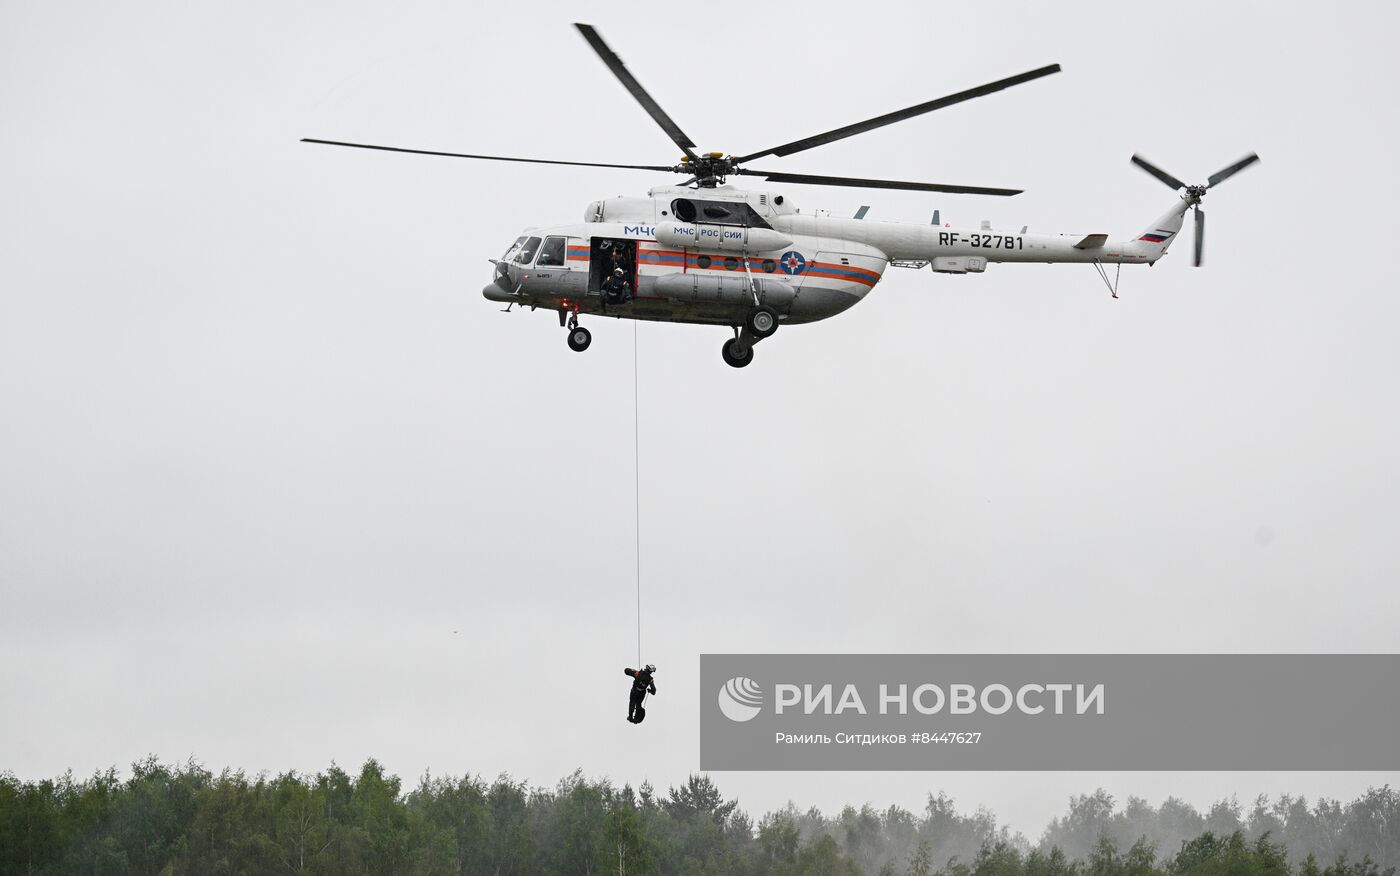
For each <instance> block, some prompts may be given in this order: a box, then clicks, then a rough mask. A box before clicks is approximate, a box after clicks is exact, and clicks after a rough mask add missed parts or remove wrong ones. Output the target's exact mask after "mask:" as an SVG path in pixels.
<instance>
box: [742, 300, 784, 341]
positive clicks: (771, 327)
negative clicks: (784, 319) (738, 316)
mask: <svg viewBox="0 0 1400 876" xmlns="http://www.w3.org/2000/svg"><path fill="white" fill-rule="evenodd" d="M748 329H749V331H751V332H753V336H754V337H756V338H759V339H763V338H766V337H768V336H769V335H771V334H773V332H775V331H777V330H778V314H777V312H776V311H774V310H773V308H771V307H768V306H766V305H759V306H758V307H755V308H754V309H753V310H750V311H749V318H748Z"/></svg>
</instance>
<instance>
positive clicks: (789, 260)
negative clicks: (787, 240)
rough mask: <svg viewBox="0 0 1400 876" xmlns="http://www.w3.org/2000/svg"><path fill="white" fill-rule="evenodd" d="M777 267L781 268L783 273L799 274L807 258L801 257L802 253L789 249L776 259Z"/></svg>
mask: <svg viewBox="0 0 1400 876" xmlns="http://www.w3.org/2000/svg"><path fill="white" fill-rule="evenodd" d="M778 267H780V268H782V269H783V273H784V274H800V273H802V271H803V270H804V269H805V268H806V267H807V260H806V259H804V258H803V257H802V253H800V252H798V251H797V250H795V249H790V250H788V251H787V252H785V253H783V257H782V258H781V259H779V260H778Z"/></svg>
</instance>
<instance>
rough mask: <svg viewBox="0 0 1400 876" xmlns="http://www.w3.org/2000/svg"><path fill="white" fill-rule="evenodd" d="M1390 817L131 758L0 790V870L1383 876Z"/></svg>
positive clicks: (1399, 813) (1354, 807)
mask: <svg viewBox="0 0 1400 876" xmlns="http://www.w3.org/2000/svg"><path fill="white" fill-rule="evenodd" d="M1398 831H1400V801H1397V795H1396V794H1395V793H1394V792H1392V791H1391V790H1390V788H1389V786H1387V787H1385V788H1381V789H1372V790H1371V791H1369V792H1368V793H1367V794H1366V795H1364V796H1363V797H1361V798H1358V799H1357V800H1355V801H1353V802H1351V803H1349V804H1346V805H1342V804H1339V803H1337V802H1336V801H1329V800H1321V801H1318V802H1317V803H1315V804H1313V805H1311V806H1309V805H1308V804H1307V802H1306V801H1304V800H1302V799H1300V798H1293V797H1288V796H1285V797H1282V798H1280V799H1279V800H1277V801H1272V802H1271V801H1269V800H1267V799H1264V798H1260V799H1259V800H1257V801H1255V804H1254V807H1253V808H1252V809H1250V810H1249V811H1245V810H1244V809H1243V808H1242V807H1240V806H1239V805H1238V804H1236V803H1234V802H1233V801H1226V802H1224V803H1221V804H1217V805H1216V806H1215V807H1213V808H1212V809H1211V810H1210V811H1209V812H1207V813H1206V814H1204V815H1202V814H1201V813H1199V812H1197V811H1196V810H1194V809H1193V808H1191V807H1190V806H1188V805H1186V804H1184V803H1181V802H1180V801H1176V800H1172V799H1169V800H1167V801H1166V802H1165V803H1163V804H1162V805H1161V806H1160V807H1151V806H1149V805H1147V804H1146V803H1145V802H1143V801H1141V800H1137V799H1135V798H1130V799H1129V800H1128V802H1127V804H1126V805H1125V806H1124V807H1123V808H1121V809H1120V808H1118V807H1116V806H1115V803H1114V800H1113V798H1112V797H1110V796H1109V795H1107V794H1106V793H1104V792H1102V791H1099V792H1097V793H1095V794H1090V795H1085V796H1082V797H1075V798H1074V799H1073V800H1071V803H1070V809H1069V812H1068V813H1067V814H1066V815H1065V816H1064V817H1063V818H1059V819H1056V820H1055V821H1054V822H1053V823H1052V824H1051V825H1050V827H1049V828H1048V829H1047V830H1046V831H1045V834H1044V836H1043V837H1042V838H1041V841H1040V842H1039V843H1038V844H1036V845H1034V846H1033V845H1032V844H1031V843H1030V842H1028V841H1027V840H1026V839H1025V838H1024V837H1023V836H1021V835H1020V834H1012V833H1011V832H1010V831H1009V830H1008V829H1007V828H1005V827H1002V826H999V825H998V824H997V823H996V819H995V817H994V816H993V815H992V814H991V813H989V812H986V811H985V810H982V811H978V812H976V813H972V814H963V813H959V812H958V811H957V810H956V809H955V807H954V806H953V803H952V801H951V800H950V799H948V798H947V797H946V796H942V795H940V796H937V797H935V796H932V795H931V796H930V797H929V799H928V804H927V806H926V807H925V808H924V811H923V812H922V813H919V814H915V813H913V812H910V811H908V810H906V809H903V808H901V807H898V806H892V807H889V808H888V809H884V810H876V809H874V808H873V807H870V806H864V807H862V808H859V809H857V808H854V807H847V808H846V809H844V810H843V811H842V812H841V813H840V814H839V815H836V816H825V815H823V814H822V813H821V812H819V811H817V810H815V809H811V810H807V811H799V810H798V809H796V808H795V807H793V806H792V805H791V804H789V806H788V807H787V808H785V809H782V810H779V811H777V812H770V813H768V814H766V815H764V816H763V817H762V818H760V819H759V820H758V821H757V822H755V821H753V820H752V819H751V818H750V817H749V816H748V815H747V814H746V813H745V812H743V811H742V810H740V809H739V808H738V805H737V803H736V801H733V800H725V799H724V798H723V797H722V796H721V794H720V792H719V790H718V789H717V788H716V787H715V785H714V783H713V782H711V781H710V779H709V778H708V777H705V776H691V777H690V778H689V780H688V781H687V782H686V783H685V784H683V785H682V786H680V787H676V788H669V789H668V790H667V791H666V792H665V793H664V794H661V793H658V792H657V791H656V790H655V789H653V788H652V787H651V786H649V785H645V784H644V785H642V786H641V787H639V788H637V789H636V790H633V789H632V788H631V787H629V786H626V785H624V786H622V787H621V788H618V787H615V786H614V785H612V783H610V782H608V781H607V780H599V781H594V780H590V779H588V778H586V777H584V776H583V775H582V774H581V773H574V774H573V775H571V776H569V777H568V778H566V779H564V780H562V781H561V782H559V783H558V784H557V785H556V786H555V787H553V788H540V787H530V786H528V785H526V784H525V783H523V782H518V781H514V780H512V779H511V778H509V777H506V776H503V777H501V778H498V779H496V780H495V781H492V782H487V781H483V780H480V779H477V778H472V777H464V778H455V779H454V778H431V777H424V778H423V779H422V780H421V781H420V782H419V783H418V785H417V786H416V787H414V788H413V789H412V790H408V791H405V790H404V789H403V788H402V787H401V784H400V781H399V779H398V778H397V777H395V776H392V775H388V774H386V773H385V772H384V770H383V768H382V767H380V765H379V764H378V763H376V762H374V761H369V762H368V763H366V764H365V765H364V766H363V767H362V768H361V769H360V771H359V773H358V774H357V775H352V774H349V773H347V772H345V771H344V770H342V769H340V768H339V767H337V766H334V765H332V766H331V768H330V769H327V770H325V771H324V772H321V773H318V774H316V775H314V776H309V775H300V774H296V773H286V774H283V775H279V776H275V777H268V776H261V775H260V776H253V777H249V776H247V775H245V774H244V773H242V772H231V771H224V772H222V773H220V774H218V775H214V774H212V773H210V772H209V771H208V770H205V769H203V768H202V767H200V766H199V765H198V764H195V763H187V764H184V765H177V766H171V765H165V764H162V763H160V762H158V761H156V760H155V759H149V760H146V761H143V762H141V763H138V764H135V765H134V766H133V770H132V775H131V777H130V778H128V779H126V780H122V779H121V778H120V777H119V776H118V775H117V773H116V771H115V770H109V771H107V772H105V773H100V774H98V775H96V776H93V777H92V778H90V779H85V780H79V779H75V778H73V777H72V776H71V775H67V776H64V777H62V778H60V779H58V780H56V781H49V780H46V781H40V782H21V781H19V780H17V779H16V778H15V777H13V776H11V775H8V774H6V775H0V873H3V874H10V873H98V874H105V873H133V872H135V873H164V874H184V873H198V874H204V873H285V872H292V873H328V874H341V873H375V874H379V873H383V874H418V873H423V874H438V873H442V874H501V876H505V874H536V873H559V874H604V873H621V874H627V873H634V874H653V873H654V874H710V873H713V874H778V876H798V874H826V876H835V874H852V876H854V874H879V876H934V874H938V876H1393V874H1394V866H1393V864H1394V862H1395V861H1397V859H1400V855H1398V854H1397V832H1398Z"/></svg>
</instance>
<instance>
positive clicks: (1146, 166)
mask: <svg viewBox="0 0 1400 876" xmlns="http://www.w3.org/2000/svg"><path fill="white" fill-rule="evenodd" d="M1133 164H1136V165H1137V166H1138V167H1141V168H1142V169H1143V170H1145V171H1147V172H1148V173H1150V174H1152V175H1153V176H1155V177H1157V179H1159V180H1161V181H1162V182H1164V183H1166V184H1167V185H1168V186H1169V187H1170V188H1172V189H1173V190H1176V189H1184V188H1186V183H1184V182H1182V181H1181V180H1179V179H1177V178H1176V177H1174V176H1172V175H1171V174H1169V173H1167V172H1166V171H1165V170H1163V169H1162V168H1160V167H1158V166H1157V165H1155V164H1153V163H1152V162H1150V161H1148V160H1147V159H1146V158H1143V157H1142V156H1141V155H1134V156H1133Z"/></svg>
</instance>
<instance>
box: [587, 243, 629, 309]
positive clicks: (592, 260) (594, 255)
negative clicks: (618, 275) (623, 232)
mask: <svg viewBox="0 0 1400 876" xmlns="http://www.w3.org/2000/svg"><path fill="white" fill-rule="evenodd" d="M619 268H620V269H621V270H622V274H623V276H624V277H625V278H626V279H627V284H628V286H629V287H631V288H632V289H636V288H637V241H635V240H629V239H627V238H620V237H593V238H590V239H589V248H588V294H589V295H601V294H602V292H603V283H604V282H605V281H606V280H607V279H608V277H609V276H611V274H612V272H613V271H615V270H618V269H619Z"/></svg>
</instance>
